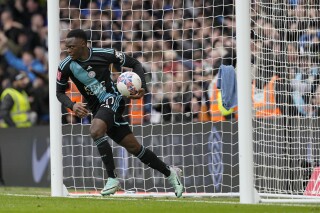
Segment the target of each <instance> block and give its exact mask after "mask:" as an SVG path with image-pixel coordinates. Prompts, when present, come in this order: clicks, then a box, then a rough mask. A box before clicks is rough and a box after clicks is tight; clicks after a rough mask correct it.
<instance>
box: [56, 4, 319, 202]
mask: <svg viewBox="0 0 320 213" xmlns="http://www.w3.org/2000/svg"><path fill="white" fill-rule="evenodd" d="M74 2H79V1H71V0H62V1H60V34H61V35H60V37H61V50H62V52H61V58H63V57H64V56H65V52H64V51H63V50H64V42H63V41H64V38H65V36H66V34H67V32H68V31H69V30H70V29H75V28H81V29H84V30H85V31H86V32H87V35H88V39H89V45H90V46H94V47H102V48H114V49H116V50H118V51H122V52H124V53H126V54H128V55H131V56H133V57H135V58H137V59H138V60H139V61H140V62H142V64H143V68H144V71H145V77H146V80H147V87H148V93H147V94H146V95H145V97H144V98H143V99H141V100H138V101H130V100H127V111H126V112H125V117H126V119H127V120H128V121H129V122H130V124H131V127H132V130H133V132H134V134H135V136H136V137H137V139H138V141H139V142H140V143H141V144H143V145H144V146H145V147H148V148H149V149H150V150H152V151H153V152H155V153H156V154H157V155H158V156H159V157H160V158H161V159H162V160H163V161H164V162H165V163H167V164H169V165H175V166H177V167H180V168H181V169H182V170H183V173H184V175H183V178H182V182H183V184H184V186H185V193H184V195H186V196H188V195H195V194H196V195H203V196H206V195H208V196H212V195H219V196H224V195H226V196H234V195H238V193H239V153H238V112H237V107H234V108H231V109H230V110H227V109H225V108H224V107H223V105H222V96H221V91H220V90H219V89H218V88H217V81H218V71H219V67H220V65H222V64H223V65H232V66H233V67H236V58H237V57H236V51H237V50H236V25H235V4H234V1H233V0H221V1H189V0H187V1H177V0H159V1H153V0H141V1H137V0H136V1H134V0H128V1H103V0H100V1H80V3H79V4H75V3H74ZM318 7H319V4H318V3H317V1H312V0H309V1H277V0H273V1H262V0H255V1H251V27H252V28H251V50H252V60H251V62H252V82H253V84H252V100H253V106H252V110H253V119H252V125H253V139H254V140H253V144H254V150H253V156H254V187H255V189H256V190H257V191H258V193H260V194H261V195H263V196H264V197H267V198H273V197H288V198H290V199H292V198H296V197H297V198H300V197H302V198H310V197H314V196H316V195H319V189H318V188H317V187H319V186H318V185H319V184H318V183H317V182H316V180H317V177H316V176H317V174H319V171H318V173H317V166H318V160H319V159H318V158H319V151H318V150H319V148H320V147H319V144H318V143H317V141H318V138H319V136H318V134H319V131H318V130H319V128H318V126H319V124H318V119H317V112H318V110H317V103H318V102H317V101H318V100H317V94H318V93H317V82H318V81H317V80H318V76H319V75H318V74H317V69H318V55H317V54H318V49H317V47H318V45H319V43H318V40H319V35H318V34H319V33H318V31H317V30H318V24H317V20H318V17H320V16H319V15H320V14H318V13H319V12H318V11H319V8H318ZM248 48H249V47H248ZM240 54H241V52H240ZM110 70H112V77H113V79H116V78H117V76H118V75H119V73H120V72H121V71H124V70H127V68H121V67H117V66H111V67H110ZM227 83H229V84H230V87H231V86H233V85H232V82H231V81H230V82H227ZM70 85H71V84H70ZM238 92H239V94H241V91H238ZM69 95H70V97H73V96H75V98H76V97H77V95H78V94H77V91H73V90H72V89H70V91H69ZM248 107H251V106H248ZM239 116H241V115H239ZM244 116H245V115H244ZM91 119H92V118H91V116H89V117H88V118H86V119H82V120H80V119H77V118H75V117H73V116H72V114H71V112H67V111H66V112H65V113H64V115H63V119H62V120H63V123H62V125H63V129H62V134H63V143H62V146H63V147H62V151H63V184H64V185H65V186H66V188H67V189H68V192H69V193H70V194H99V191H100V190H101V189H102V188H103V186H104V184H105V181H106V179H107V174H106V172H105V171H104V168H103V165H102V162H101V159H100V156H99V154H98V151H97V148H96V147H95V145H94V143H93V141H92V139H91V138H90V135H89V127H90V121H91ZM109 142H110V144H111V145H112V147H113V153H114V158H115V164H116V173H117V174H118V178H119V180H120V182H121V187H122V189H123V190H122V191H120V192H118V193H117V194H120V195H124V194H130V195H133V194H134V195H141V194H142V195H146V194H147V195H150V194H154V195H162V194H164V195H166V196H170V195H174V193H173V189H172V188H171V186H170V185H169V184H168V182H167V180H166V178H164V176H163V175H162V174H160V173H159V172H157V171H154V170H152V169H150V168H148V167H147V166H145V165H143V164H142V163H141V162H140V161H139V160H138V159H136V158H135V157H134V156H131V155H129V154H128V153H127V152H126V150H125V149H124V148H122V147H120V146H119V145H117V144H116V143H114V142H113V141H111V140H109ZM312 178H313V179H312ZM317 184H318V185H317ZM308 187H309V188H312V189H311V190H310V191H309V192H307V190H306V189H307V188H308ZM309 188H308V189H309ZM315 189H316V190H318V191H317V192H316V193H315V192H314V191H315Z"/></svg>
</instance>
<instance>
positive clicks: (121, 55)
mask: <svg viewBox="0 0 320 213" xmlns="http://www.w3.org/2000/svg"><path fill="white" fill-rule="evenodd" d="M115 56H116V58H118V59H119V60H120V63H123V54H122V52H118V51H115Z"/></svg>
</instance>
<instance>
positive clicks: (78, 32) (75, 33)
mask: <svg viewBox="0 0 320 213" xmlns="http://www.w3.org/2000/svg"><path fill="white" fill-rule="evenodd" d="M67 38H81V39H82V40H84V41H85V42H86V43H87V34H86V33H85V32H84V30H82V29H74V30H71V31H70V32H69V33H68V35H67Z"/></svg>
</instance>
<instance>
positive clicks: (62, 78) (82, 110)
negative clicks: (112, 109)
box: [56, 69, 89, 118]
mask: <svg viewBox="0 0 320 213" xmlns="http://www.w3.org/2000/svg"><path fill="white" fill-rule="evenodd" d="M68 80H69V75H68V74H66V73H64V72H63V71H62V70H60V69H58V73H57V89H56V96H57V98H58V100H59V101H60V103H61V104H62V105H63V106H64V107H67V108H69V109H71V110H72V111H73V112H74V113H75V114H76V115H77V116H78V117H80V118H83V117H86V116H87V115H88V114H89V111H88V110H87V109H86V104H85V103H74V102H72V101H71V99H70V98H69V97H68V96H67V95H66V90H67V87H68Z"/></svg>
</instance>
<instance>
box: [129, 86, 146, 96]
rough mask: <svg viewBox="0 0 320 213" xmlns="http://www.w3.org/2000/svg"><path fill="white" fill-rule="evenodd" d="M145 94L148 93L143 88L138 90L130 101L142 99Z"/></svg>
mask: <svg viewBox="0 0 320 213" xmlns="http://www.w3.org/2000/svg"><path fill="white" fill-rule="evenodd" d="M145 93H146V91H145V90H144V89H143V88H141V89H139V90H138V92H137V94H135V95H129V96H128V98H130V99H140V98H142V97H143V96H144V94H145Z"/></svg>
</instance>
